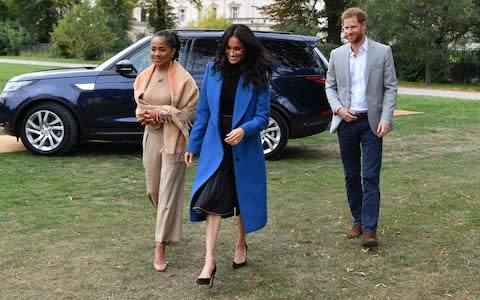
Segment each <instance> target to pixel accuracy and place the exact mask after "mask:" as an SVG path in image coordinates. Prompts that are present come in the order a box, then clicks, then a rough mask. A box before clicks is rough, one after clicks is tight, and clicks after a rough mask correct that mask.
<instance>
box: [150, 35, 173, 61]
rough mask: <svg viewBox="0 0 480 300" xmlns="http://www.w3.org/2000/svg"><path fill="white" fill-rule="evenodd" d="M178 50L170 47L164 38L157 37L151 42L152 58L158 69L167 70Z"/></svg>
mask: <svg viewBox="0 0 480 300" xmlns="http://www.w3.org/2000/svg"><path fill="white" fill-rule="evenodd" d="M176 50H177V49H175V48H172V47H170V45H169V44H168V42H167V40H166V39H165V37H163V36H155V37H153V38H152V41H151V42H150V58H151V59H152V62H153V64H154V65H155V66H156V67H158V68H167V67H168V66H169V64H170V62H171V61H172V57H173V55H174V54H175V51H176Z"/></svg>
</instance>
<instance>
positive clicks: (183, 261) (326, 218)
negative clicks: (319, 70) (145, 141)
mask: <svg viewBox="0 0 480 300" xmlns="http://www.w3.org/2000/svg"><path fill="white" fill-rule="evenodd" d="M399 109H405V110H412V111H421V112H424V114H419V115H411V116H402V117H396V119H395V126H396V130H395V131H394V132H392V133H391V134H390V135H388V136H387V137H386V138H385V141H384V160H383V170H382V183H381V184H382V204H381V218H380V224H379V232H378V235H379V239H380V247H379V249H378V251H364V250H363V249H362V248H361V247H360V246H359V241H358V240H353V241H350V240H347V239H346V238H345V234H344V233H345V232H346V230H347V229H349V226H350V222H351V220H350V215H349V211H348V207H347V203H346V199H345V192H344V183H343V175H342V169H341V168H342V167H341V162H340V159H339V153H338V145H337V141H336V137H335V136H334V135H330V134H328V133H322V134H319V135H315V136H312V137H309V138H304V139H299V140H292V141H290V142H289V146H288V148H287V149H286V151H285V153H284V155H283V156H282V159H281V160H278V161H269V162H267V172H268V192H269V221H268V225H267V226H266V227H265V228H264V229H262V230H260V231H258V232H255V233H253V234H251V235H249V237H248V242H249V253H248V259H249V266H248V267H247V268H244V269H240V270H235V271H234V270H232V269H231V267H230V264H231V260H232V257H233V245H234V238H235V224H234V221H233V220H232V219H227V220H224V222H223V223H222V228H221V232H220V236H219V242H218V252H217V266H218V271H217V278H216V280H215V285H214V287H213V288H205V287H198V286H197V285H196V284H195V282H194V280H195V278H196V276H198V274H199V272H200V269H201V267H202V263H203V254H204V231H203V223H191V222H189V221H188V218H187V213H186V212H187V210H186V208H187V205H188V204H187V199H185V210H184V233H183V239H182V241H181V242H179V243H178V244H176V245H173V246H171V247H169V248H168V250H167V251H168V253H167V254H168V258H169V259H170V260H171V261H172V265H171V266H170V267H169V269H168V270H167V272H165V273H156V272H154V271H153V267H152V259H153V246H154V245H153V233H154V232H153V231H154V221H155V212H154V210H153V209H152V208H151V206H150V204H149V203H148V201H147V200H146V198H145V195H144V190H145V183H144V172H143V168H142V163H141V149H140V147H139V145H137V144H126V145H125V144H123V145H122V146H119V145H118V144H108V143H99V144H86V145H82V146H80V147H78V148H77V149H76V150H75V152H74V153H72V154H71V155H69V156H65V157H41V156H34V155H31V154H29V153H27V152H16V153H3V154H0V185H1V186H2V189H1V192H0V215H1V218H0V232H2V239H0V252H1V253H2V255H1V256H0V270H2V271H0V290H1V291H2V299H31V298H33V299H152V298H157V299H478V298H480V290H479V286H478V278H480V277H479V276H480V252H479V251H478V249H479V247H480V242H479V231H478V228H479V226H480V208H479V203H480V199H479V193H478V178H480V156H479V155H478V152H479V151H480V124H479V122H478V115H479V114H480V102H479V101H460V100H449V99H443V98H433V97H414V96H400V97H399ZM194 171H195V169H194V168H189V169H188V171H187V180H186V187H185V189H186V191H187V195H188V194H189V193H188V192H189V191H190V188H191V183H192V180H193V175H194Z"/></svg>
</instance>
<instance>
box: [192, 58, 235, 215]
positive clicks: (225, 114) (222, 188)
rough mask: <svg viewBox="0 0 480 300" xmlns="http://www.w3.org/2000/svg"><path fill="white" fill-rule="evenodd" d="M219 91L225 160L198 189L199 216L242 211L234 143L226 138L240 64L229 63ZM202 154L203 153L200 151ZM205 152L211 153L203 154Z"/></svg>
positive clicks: (195, 199)
mask: <svg viewBox="0 0 480 300" xmlns="http://www.w3.org/2000/svg"><path fill="white" fill-rule="evenodd" d="M225 73H226V74H227V75H226V76H225V77H224V79H223V84H222V91H221V94H220V124H221V128H220V137H221V139H222V146H223V159H222V162H221V163H220V166H219V167H218V169H217V170H216V171H215V172H214V173H213V175H212V176H211V177H210V178H209V179H208V180H207V181H206V182H205V183H204V184H203V185H202V186H201V187H200V188H199V189H198V190H197V192H196V193H195V195H194V196H193V200H192V203H193V204H192V208H193V210H194V211H195V212H196V213H197V214H198V215H200V216H203V217H206V214H214V215H220V216H222V217H223V218H228V217H231V216H234V215H239V214H240V208H239V205H238V197H237V190H236V185H235V172H234V169H233V155H232V146H231V145H229V144H227V143H226V142H225V141H224V138H225V136H226V135H227V133H229V132H230V131H231V130H232V115H233V107H234V105H235V95H236V92H237V85H238V81H239V79H240V74H241V70H240V65H239V64H235V65H227V69H226V72H225ZM201 155H202V154H201ZM203 155H208V154H206V153H204V154H203Z"/></svg>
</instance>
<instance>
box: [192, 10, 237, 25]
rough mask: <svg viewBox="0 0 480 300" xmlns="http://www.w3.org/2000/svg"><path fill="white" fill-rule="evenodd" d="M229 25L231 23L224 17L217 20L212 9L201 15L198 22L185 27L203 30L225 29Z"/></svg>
mask: <svg viewBox="0 0 480 300" xmlns="http://www.w3.org/2000/svg"><path fill="white" fill-rule="evenodd" d="M231 24H232V22H230V21H229V20H227V19H225V18H224V17H219V18H217V16H216V15H215V11H214V10H213V9H208V10H207V11H206V12H204V13H203V14H202V17H201V18H200V20H198V22H196V23H192V24H189V25H188V26H187V27H188V28H203V29H226V28H227V27H228V26H230V25H231Z"/></svg>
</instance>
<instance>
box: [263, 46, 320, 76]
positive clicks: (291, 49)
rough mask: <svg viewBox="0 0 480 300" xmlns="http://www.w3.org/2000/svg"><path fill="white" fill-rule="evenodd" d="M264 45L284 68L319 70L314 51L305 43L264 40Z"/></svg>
mask: <svg viewBox="0 0 480 300" xmlns="http://www.w3.org/2000/svg"><path fill="white" fill-rule="evenodd" d="M261 42H262V45H263V46H264V47H265V48H266V49H267V51H268V52H269V53H270V55H272V57H273V59H274V61H275V63H276V64H280V66H281V67H282V68H285V67H286V68H299V69H306V68H318V64H317V62H316V60H315V59H314V55H315V54H314V53H313V51H312V49H311V48H310V47H309V46H308V45H307V44H306V43H303V42H294V41H275V40H262V41H261Z"/></svg>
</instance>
